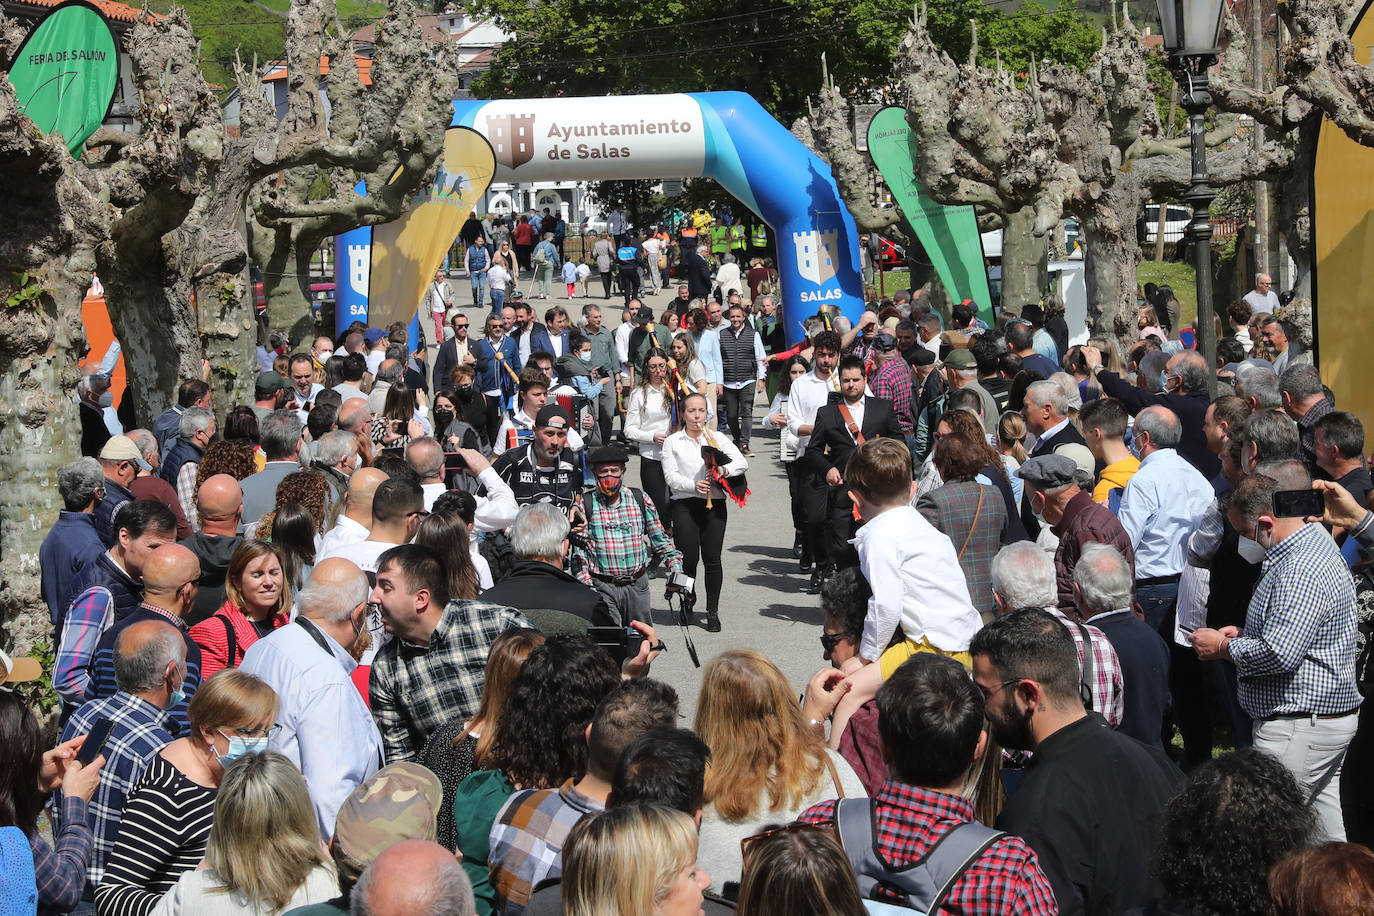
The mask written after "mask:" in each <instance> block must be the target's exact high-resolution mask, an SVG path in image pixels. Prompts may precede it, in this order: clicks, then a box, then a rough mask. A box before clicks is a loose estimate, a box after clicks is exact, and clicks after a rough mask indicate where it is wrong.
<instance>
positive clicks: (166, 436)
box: [152, 365, 272, 455]
mask: <svg viewBox="0 0 1374 916" xmlns="http://www.w3.org/2000/svg"><path fill="white" fill-rule="evenodd" d="M268 368H269V369H270V368H272V367H271V366H270V365H269V366H268ZM181 414H182V408H180V407H177V406H172V407H168V408H167V409H166V410H164V411H163V412H162V413H160V414H158V416H157V419H156V420H154V421H153V429H152V433H153V436H154V438H156V439H157V450H158V454H161V455H165V454H167V447H168V446H169V445H171V444H172V443H173V442H174V441H175V440H176V438H177V436H178V435H179V434H180V433H181Z"/></svg>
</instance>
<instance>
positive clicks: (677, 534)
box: [673, 496, 725, 613]
mask: <svg viewBox="0 0 1374 916" xmlns="http://www.w3.org/2000/svg"><path fill="white" fill-rule="evenodd" d="M713 503H714V504H713V505H712V507H711V508H710V509H707V508H706V500H705V499H704V498H702V497H700V496H694V497H692V498H691V499H675V500H673V543H675V544H676V545H677V549H678V550H680V551H682V571H683V572H684V573H686V574H687V575H688V576H691V577H692V578H693V579H695V578H696V575H697V560H698V558H700V561H701V564H702V565H703V566H705V567H706V610H707V612H708V613H714V612H716V611H719V610H720V587H721V584H722V582H723V581H724V578H725V575H724V572H723V570H722V568H721V564H720V556H721V551H722V550H723V549H724V547H725V499H724V498H722V499H717V500H713ZM697 594H698V595H700V594H701V590H700V589H698V590H697Z"/></svg>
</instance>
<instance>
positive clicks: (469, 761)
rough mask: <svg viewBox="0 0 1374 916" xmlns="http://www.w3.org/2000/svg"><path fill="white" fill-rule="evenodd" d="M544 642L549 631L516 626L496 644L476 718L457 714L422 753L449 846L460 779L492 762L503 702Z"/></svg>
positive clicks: (445, 843)
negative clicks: (438, 790) (439, 792)
mask: <svg viewBox="0 0 1374 916" xmlns="http://www.w3.org/2000/svg"><path fill="white" fill-rule="evenodd" d="M543 644H544V634H543V633H541V632H539V631H538V630H532V629H529V628H528V627H512V628H511V629H509V630H506V631H505V632H504V633H502V634H501V635H500V636H498V637H496V640H495V641H494V642H492V644H491V650H490V651H489V652H488V653H487V673H486V679H485V680H484V681H483V682H482V700H481V702H479V703H478V704H477V712H476V713H475V714H473V716H472V718H471V719H464V718H463V717H462V716H454V717H453V718H452V719H449V720H448V722H446V723H444V725H443V726H442V727H441V728H440V729H439V730H438V731H437V732H435V733H434V734H433V735H430V737H429V741H428V742H427V743H426V744H425V749H424V750H423V751H421V752H420V763H421V764H423V765H424V766H425V767H427V768H428V769H429V770H430V771H431V772H432V773H434V775H436V776H438V777H439V784H440V785H441V786H443V788H444V806H443V807H442V808H440V809H439V817H438V831H439V832H438V836H437V839H438V841H439V844H440V845H442V846H444V847H445V848H448V849H453V848H455V847H456V845H457V842H458V838H457V837H456V836H455V835H454V826H453V796H454V792H455V790H456V789H457V788H458V784H459V783H460V782H462V781H463V780H464V779H467V778H468V777H469V776H471V775H472V774H473V773H474V772H475V771H477V770H480V769H483V768H484V767H486V765H487V758H488V757H489V756H490V754H491V746H492V743H493V741H494V740H495V738H496V723H497V720H498V719H499V718H500V716H501V707H502V706H503V705H505V702H506V697H507V695H509V694H510V687H511V684H512V683H513V682H514V681H515V676H516V675H517V674H519V673H520V668H521V667H522V666H523V665H524V664H525V659H526V658H528V657H529V654H530V653H531V652H533V651H534V649H535V647H537V646H542V645H543Z"/></svg>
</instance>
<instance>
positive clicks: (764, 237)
mask: <svg viewBox="0 0 1374 916" xmlns="http://www.w3.org/2000/svg"><path fill="white" fill-rule="evenodd" d="M750 241H751V242H752V244H753V246H754V247H755V248H767V247H768V227H767V226H765V225H764V224H763V223H755V224H754V231H753V238H752V239H751V240H750Z"/></svg>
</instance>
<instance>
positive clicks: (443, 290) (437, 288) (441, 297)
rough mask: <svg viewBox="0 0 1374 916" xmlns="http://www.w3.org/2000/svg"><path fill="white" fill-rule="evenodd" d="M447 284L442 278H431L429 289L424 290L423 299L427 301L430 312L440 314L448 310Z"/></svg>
mask: <svg viewBox="0 0 1374 916" xmlns="http://www.w3.org/2000/svg"><path fill="white" fill-rule="evenodd" d="M449 298H450V296H449V291H448V284H447V283H445V282H444V281H443V280H431V281H430V283H429V289H427V290H425V301H426V302H428V303H429V310H430V313H431V314H441V313H443V312H446V311H448V300H449Z"/></svg>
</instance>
